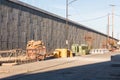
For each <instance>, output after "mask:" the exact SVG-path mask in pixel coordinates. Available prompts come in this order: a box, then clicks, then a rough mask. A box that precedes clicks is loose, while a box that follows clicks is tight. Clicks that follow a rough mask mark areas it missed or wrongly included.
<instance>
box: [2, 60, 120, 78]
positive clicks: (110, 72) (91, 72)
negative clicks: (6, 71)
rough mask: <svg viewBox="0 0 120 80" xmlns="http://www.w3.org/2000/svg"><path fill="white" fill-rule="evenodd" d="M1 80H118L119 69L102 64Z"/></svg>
mask: <svg viewBox="0 0 120 80" xmlns="http://www.w3.org/2000/svg"><path fill="white" fill-rule="evenodd" d="M57 66H59V65H56V66H54V67H57ZM48 68H50V67H48ZM40 70H41V69H40ZM40 70H37V71H40ZM1 80H120V67H112V66H111V63H110V62H103V63H96V64H89V65H83V66H76V67H70V68H64V69H59V70H53V71H48V72H42V73H40V72H34V71H32V72H28V73H24V74H19V75H14V76H10V77H6V78H3V79H1Z"/></svg>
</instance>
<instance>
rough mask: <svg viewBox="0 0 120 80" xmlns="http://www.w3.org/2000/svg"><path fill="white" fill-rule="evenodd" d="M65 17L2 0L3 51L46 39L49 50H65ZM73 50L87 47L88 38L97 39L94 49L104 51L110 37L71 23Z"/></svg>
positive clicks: (0, 29) (0, 47) (0, 30)
mask: <svg viewBox="0 0 120 80" xmlns="http://www.w3.org/2000/svg"><path fill="white" fill-rule="evenodd" d="M65 23H66V22H65V18H62V17H60V16H57V15H55V14H52V13H49V12H47V11H44V10H41V9H38V8H35V7H33V6H30V5H28V4H25V3H22V2H19V1H17V0H0V50H4V49H14V48H22V49H25V47H26V43H27V41H29V40H32V39H33V40H42V41H43V42H44V43H45V45H46V47H47V51H51V50H54V49H55V48H65V47H66V44H65V41H66V27H65ZM68 25H69V28H68V42H69V44H68V45H69V48H70V47H71V45H72V44H87V42H86V40H85V36H86V35H90V36H92V37H93V42H92V47H93V48H100V47H101V45H102V44H101V43H102V42H103V41H105V40H106V37H107V36H106V35H105V34H102V33H100V32H97V31H95V30H92V29H90V28H87V27H85V26H83V25H81V24H78V23H75V22H73V21H69V22H68Z"/></svg>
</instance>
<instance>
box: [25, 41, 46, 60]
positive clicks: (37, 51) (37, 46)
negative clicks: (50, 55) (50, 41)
mask: <svg viewBox="0 0 120 80" xmlns="http://www.w3.org/2000/svg"><path fill="white" fill-rule="evenodd" d="M26 49H27V56H28V58H30V59H37V58H38V57H39V56H40V55H42V56H44V55H45V54H46V48H45V46H44V43H43V42H42V41H40V40H39V41H34V40H31V41H28V43H27V48H26Z"/></svg>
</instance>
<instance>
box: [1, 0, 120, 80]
mask: <svg viewBox="0 0 120 80" xmlns="http://www.w3.org/2000/svg"><path fill="white" fill-rule="evenodd" d="M117 42H118V40H117V39H115V38H113V37H110V36H108V35H106V34H103V33H101V32H99V31H96V30H93V29H91V28H88V27H86V26H84V25H81V24H79V23H76V22H74V21H71V20H68V26H66V18H63V17H61V16H58V15H55V14H53V13H50V12H47V11H45V10H42V9H39V8H37V7H34V6H31V5H29V4H26V3H23V2H21V1H19V0H0V80H73V79H75V80H120V69H119V66H120V65H117V66H116V65H115V66H113V65H112V62H111V56H114V55H120V53H119V51H120V50H119V47H120V46H118V45H117ZM88 54H90V55H88ZM112 58H113V59H112V60H114V61H115V62H116V60H117V59H118V58H119V57H117V59H116V58H115V57H112ZM118 61H119V59H118ZM21 64H22V65H21Z"/></svg>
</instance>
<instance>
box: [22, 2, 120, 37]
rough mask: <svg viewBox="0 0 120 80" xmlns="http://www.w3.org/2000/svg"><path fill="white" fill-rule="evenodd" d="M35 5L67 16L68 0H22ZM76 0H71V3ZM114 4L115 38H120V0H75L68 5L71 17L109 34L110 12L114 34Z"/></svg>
mask: <svg viewBox="0 0 120 80" xmlns="http://www.w3.org/2000/svg"><path fill="white" fill-rule="evenodd" d="M20 1H23V2H25V3H28V4H30V5H33V6H35V7H38V8H41V9H43V10H46V11H49V12H51V13H54V14H57V15H59V16H62V17H64V18H66V0H20ZM72 1H74V0H69V3H70V2H72ZM110 5H115V6H114V11H113V12H114V18H113V20H114V28H113V29H114V38H117V39H120V0H75V1H74V2H72V3H71V4H69V7H68V14H69V17H68V18H69V19H70V20H72V21H75V22H77V23H80V24H82V25H85V26H86V27H89V28H92V29H94V30H97V31H99V32H102V33H104V34H107V26H108V13H109V14H110V22H109V23H110V29H109V31H110V36H111V35H112V8H113V7H112V6H110Z"/></svg>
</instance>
